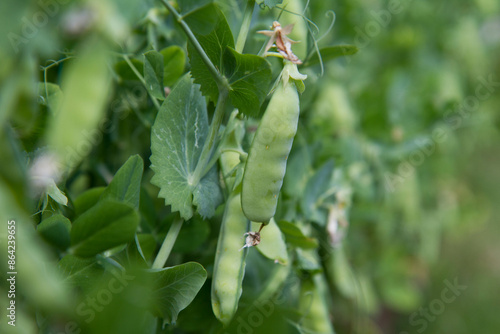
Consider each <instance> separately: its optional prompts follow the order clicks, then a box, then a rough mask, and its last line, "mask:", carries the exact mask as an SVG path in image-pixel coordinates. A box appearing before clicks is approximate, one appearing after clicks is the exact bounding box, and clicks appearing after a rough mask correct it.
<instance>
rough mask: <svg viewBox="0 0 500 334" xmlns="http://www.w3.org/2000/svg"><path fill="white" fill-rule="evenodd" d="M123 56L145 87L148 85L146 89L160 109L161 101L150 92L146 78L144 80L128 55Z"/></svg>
mask: <svg viewBox="0 0 500 334" xmlns="http://www.w3.org/2000/svg"><path fill="white" fill-rule="evenodd" d="M122 57H123V59H125V62H126V63H127V64H128V66H130V69H131V70H132V72H134V74H135V75H136V77H137V78H138V79H139V81H140V82H141V83H142V84H143V85H144V87H146V91H147V92H148V94H149V96H150V97H151V100H153V104H154V105H155V107H156V109H158V110H160V103H159V102H158V100H157V99H156V98H155V97H154V96H153V95H151V93H150V92H149V89H148V86H147V85H146V80H144V78H143V77H142V75H141V73H139V71H138V70H137V69H136V68H135V66H134V64H132V62H131V61H130V58H129V57H128V56H127V55H122Z"/></svg>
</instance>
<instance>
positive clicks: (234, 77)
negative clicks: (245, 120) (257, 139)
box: [223, 47, 272, 117]
mask: <svg viewBox="0 0 500 334" xmlns="http://www.w3.org/2000/svg"><path fill="white" fill-rule="evenodd" d="M223 61H224V64H223V68H224V70H223V74H224V76H225V77H226V78H227V80H228V82H229V85H230V87H231V88H230V91H229V98H230V99H231V103H232V104H233V106H234V107H236V108H238V110H239V111H241V112H242V113H244V114H245V115H247V116H252V117H255V116H257V115H258V114H259V110H260V106H261V105H262V103H263V102H264V99H265V98H266V95H267V92H268V88H269V84H270V82H271V74H272V73H271V65H270V64H269V62H268V61H267V60H265V59H264V58H262V57H259V56H255V55H242V54H240V53H238V52H236V51H235V50H233V49H232V48H230V47H227V48H226V50H225V52H224V56H223Z"/></svg>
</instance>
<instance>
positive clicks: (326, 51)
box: [304, 45, 359, 66]
mask: <svg viewBox="0 0 500 334" xmlns="http://www.w3.org/2000/svg"><path fill="white" fill-rule="evenodd" d="M358 51H359V49H358V47H357V46H355V45H334V46H325V47H323V48H320V49H319V52H320V53H321V59H322V60H323V62H327V61H329V60H332V59H335V58H337V57H342V56H351V55H353V54H356V53H358ZM316 64H319V57H318V54H317V53H315V54H314V55H313V56H312V57H311V58H310V59H309V60H308V61H307V62H306V63H305V64H304V66H311V65H316Z"/></svg>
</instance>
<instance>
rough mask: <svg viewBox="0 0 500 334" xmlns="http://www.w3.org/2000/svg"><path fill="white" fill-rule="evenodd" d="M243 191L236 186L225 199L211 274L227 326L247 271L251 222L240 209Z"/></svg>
mask: <svg viewBox="0 0 500 334" xmlns="http://www.w3.org/2000/svg"><path fill="white" fill-rule="evenodd" d="M240 193H241V187H237V188H236V189H235V191H234V192H233V193H232V194H231V195H230V196H229V198H228V200H227V202H226V208H225V210H224V216H223V219H222V224H221V227H220V232H219V240H218V242H217V252H216V254H215V263H214V272H213V277H212V309H213V311H214V314H215V316H216V317H217V319H219V320H220V321H221V322H222V323H223V324H224V325H225V326H227V325H228V324H229V322H230V321H231V319H232V317H233V316H234V314H235V313H236V310H237V308H238V301H239V299H240V297H241V292H242V289H241V284H242V282H243V276H244V273H245V257H246V254H247V249H245V250H242V251H240V250H241V247H242V246H243V239H242V237H243V235H244V234H245V233H246V232H247V231H248V228H249V224H250V222H249V221H248V219H247V218H246V217H245V216H244V215H243V212H242V211H241V195H240Z"/></svg>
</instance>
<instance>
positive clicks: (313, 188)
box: [301, 160, 333, 226]
mask: <svg viewBox="0 0 500 334" xmlns="http://www.w3.org/2000/svg"><path fill="white" fill-rule="evenodd" d="M332 174H333V161H332V160H329V161H327V162H326V163H325V164H324V165H323V166H322V167H321V168H320V169H319V170H318V171H317V172H316V173H314V175H313V176H312V177H311V178H310V179H309V181H307V184H306V188H305V191H304V197H303V198H302V203H301V204H302V205H301V206H302V211H303V212H304V215H305V216H306V217H307V219H309V220H311V221H313V222H316V223H318V224H320V225H321V226H324V225H325V224H326V218H327V213H326V209H324V208H321V207H320V206H319V205H320V204H321V203H320V197H321V195H323V194H324V193H325V192H326V191H327V190H328V189H329V187H330V180H331V178H332Z"/></svg>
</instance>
